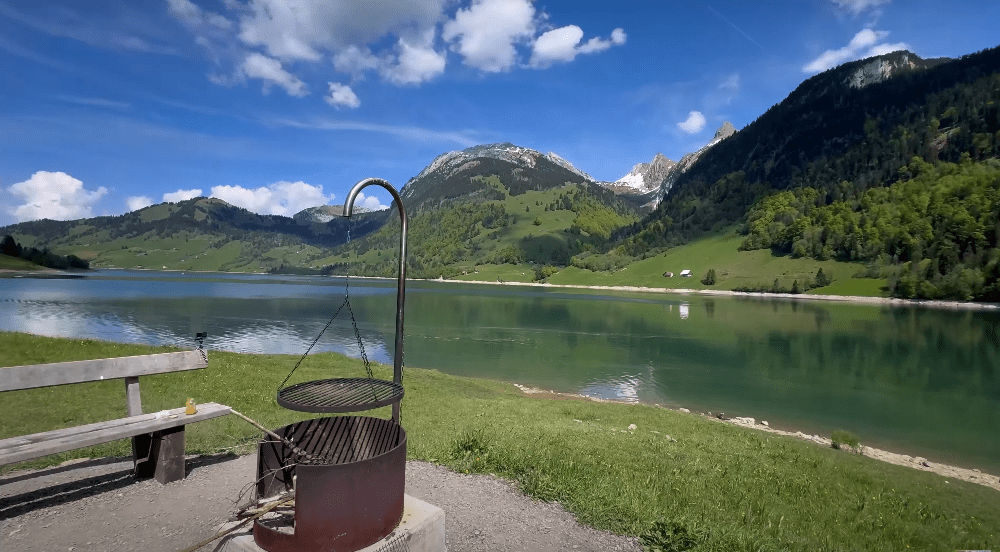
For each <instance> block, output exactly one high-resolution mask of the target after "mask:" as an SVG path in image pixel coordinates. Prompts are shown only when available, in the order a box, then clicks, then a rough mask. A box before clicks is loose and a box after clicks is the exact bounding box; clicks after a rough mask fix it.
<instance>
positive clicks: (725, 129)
mask: <svg viewBox="0 0 1000 552" xmlns="http://www.w3.org/2000/svg"><path fill="white" fill-rule="evenodd" d="M733 134H736V128H735V127H734V126H733V123H730V122H729V121H726V122H724V123H722V126H720V127H719V130H716V131H715V137H714V138H712V140H713V141H716V140H725V139H726V138H729V137H730V136H732V135H733Z"/></svg>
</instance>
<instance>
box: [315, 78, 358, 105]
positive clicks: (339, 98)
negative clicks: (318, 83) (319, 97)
mask: <svg viewBox="0 0 1000 552" xmlns="http://www.w3.org/2000/svg"><path fill="white" fill-rule="evenodd" d="M328 84H329V85H330V95H329V96H326V97H325V98H323V99H324V100H326V103H328V104H330V105H332V106H333V107H336V108H337V109H340V106H344V107H350V108H351V109H354V108H356V107H358V106H360V105H361V100H359V99H358V95H357V94H355V93H354V90H351V87H350V86H348V85H346V84H340V83H339V82H331V83H328Z"/></svg>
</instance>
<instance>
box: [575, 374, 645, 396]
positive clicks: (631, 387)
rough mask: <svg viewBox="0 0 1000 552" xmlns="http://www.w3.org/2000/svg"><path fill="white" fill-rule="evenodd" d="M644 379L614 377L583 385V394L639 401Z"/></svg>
mask: <svg viewBox="0 0 1000 552" xmlns="http://www.w3.org/2000/svg"><path fill="white" fill-rule="evenodd" d="M641 385H642V381H641V380H640V379H639V378H636V377H633V376H625V377H622V378H614V379H612V380H611V381H605V382H595V383H591V384H589V385H586V386H584V387H583V389H581V390H580V394H581V395H587V396H588V397H597V398H599V399H606V400H616V401H623V402H639V386H641Z"/></svg>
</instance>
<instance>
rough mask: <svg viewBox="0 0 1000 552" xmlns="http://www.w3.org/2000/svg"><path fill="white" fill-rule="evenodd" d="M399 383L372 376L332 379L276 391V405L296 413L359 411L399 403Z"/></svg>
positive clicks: (401, 394)
mask: <svg viewBox="0 0 1000 552" xmlns="http://www.w3.org/2000/svg"><path fill="white" fill-rule="evenodd" d="M402 398H403V386H402V385H401V384H398V383H395V382H391V381H386V380H380V379H373V378H334V379H325V380H316V381H306V382H302V383H297V384H295V385H291V386H289V387H285V388H284V389H280V390H278V404H279V405H281V406H283V407H285V408H288V409H290V410H297V411H299V412H359V411H362V410H371V409H374V408H379V407H382V406H386V405H389V404H392V403H395V402H399V401H400V400H402Z"/></svg>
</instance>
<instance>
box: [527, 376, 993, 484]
mask: <svg viewBox="0 0 1000 552" xmlns="http://www.w3.org/2000/svg"><path fill="white" fill-rule="evenodd" d="M511 385H513V386H514V387H516V388H518V389H519V390H520V391H521V392H522V393H524V394H525V395H528V396H537V397H536V398H540V399H564V400H565V399H568V400H589V401H594V402H601V403H616V404H634V405H640V404H641V405H645V406H655V407H657V408H664V409H667V410H673V411H675V412H679V413H682V414H689V415H691V416H699V417H701V418H704V419H706V420H712V421H714V422H718V423H727V424H732V425H736V426H739V427H744V428H747V429H755V430H757V431H763V432H766V433H771V434H775V435H784V436H786V437H795V438H798V439H802V440H804V441H809V442H811V443H813V444H816V445H820V446H825V447H832V446H833V442H832V441H831V440H830V439H829V438H827V437H822V436H820V435H807V434H805V433H802V432H801V431H785V430H782V429H776V428H773V427H771V426H770V424H768V422H767V421H766V420H761V421H760V422H758V421H757V420H756V419H755V418H750V417H734V418H720V417H718V416H713V415H712V413H711V412H708V413H698V412H692V411H690V410H688V409H686V408H676V409H674V408H670V407H667V406H663V405H661V404H652V403H643V402H628V401H619V400H614V399H602V398H600V397H592V396H590V395H582V394H579V393H561V392H559V391H549V390H546V389H539V388H537V387H528V386H525V385H521V384H519V383H512V384H511ZM719 416H721V414H720V415H719ZM843 450H845V452H847V453H850V451H849V449H846V448H845V449H843ZM854 453H855V454H860V455H862V456H865V457H868V458H873V459H875V460H881V461H882V462H887V463H889V464H895V465H897V466H903V467H907V468H912V469H915V470H920V471H926V472H931V473H936V474H938V475H940V476H942V477H946V478H947V477H951V478H954V479H960V480H962V481H966V482H969V483H976V484H978V485H983V486H984V487H990V488H992V489H995V490H997V491H1000V476H997V475H996V474H989V473H985V472H983V471H981V470H979V469H975V468H973V469H967V468H960V467H958V466H952V465H949V464H941V463H938V462H929V461H927V459H926V458H923V457H921V456H910V455H908V454H899V453H896V452H890V451H887V450H882V449H877V448H874V447H869V446H866V445H864V444H861V445H860V446H859V449H858V450H857V451H855V452H854Z"/></svg>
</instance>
